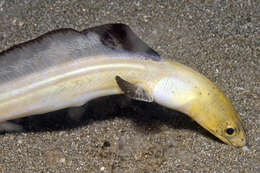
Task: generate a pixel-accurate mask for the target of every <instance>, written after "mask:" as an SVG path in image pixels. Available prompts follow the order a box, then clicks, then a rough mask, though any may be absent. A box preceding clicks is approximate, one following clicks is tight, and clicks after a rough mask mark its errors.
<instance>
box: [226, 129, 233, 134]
mask: <svg viewBox="0 0 260 173" xmlns="http://www.w3.org/2000/svg"><path fill="white" fill-rule="evenodd" d="M234 132H235V130H234V129H233V128H227V129H226V133H227V134H228V135H233V133H234Z"/></svg>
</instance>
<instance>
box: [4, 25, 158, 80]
mask: <svg viewBox="0 0 260 173" xmlns="http://www.w3.org/2000/svg"><path fill="white" fill-rule="evenodd" d="M122 55H123V56H122ZM93 57H107V58H140V59H147V60H154V61H159V60H161V58H160V56H159V55H158V53H156V52H155V51H154V50H152V49H151V48H150V47H148V46H147V45H146V44H145V43H144V42H143V41H142V40H140V39H139V38H138V37H137V36H136V35H135V34H134V33H133V31H132V30H131V29H130V28H129V27H128V26H127V25H124V24H106V25H101V26H97V27H93V28H89V29H86V30H83V31H81V32H78V31H76V30H73V29H59V30H55V31H51V32H48V33H46V34H43V35H41V36H40V37H38V38H36V39H33V40H30V41H27V42H25V43H21V44H19V45H16V46H13V47H11V48H9V49H7V50H6V51H3V52H1V53H0V83H2V82H6V81H10V80H15V79H17V78H20V77H22V76H25V75H28V74H32V73H36V72H39V71H43V70H46V69H49V68H51V67H53V66H58V65H60V64H63V63H67V62H69V61H74V60H76V59H80V58H93Z"/></svg>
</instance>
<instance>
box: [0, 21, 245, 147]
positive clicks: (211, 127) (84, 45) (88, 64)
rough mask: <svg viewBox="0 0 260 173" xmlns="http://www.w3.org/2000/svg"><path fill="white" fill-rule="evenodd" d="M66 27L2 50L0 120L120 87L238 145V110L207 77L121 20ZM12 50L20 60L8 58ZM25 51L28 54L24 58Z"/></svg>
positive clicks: (72, 103)
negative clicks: (152, 45) (161, 54)
mask: <svg viewBox="0 0 260 173" xmlns="http://www.w3.org/2000/svg"><path fill="white" fill-rule="evenodd" d="M64 32H65V31H64ZM66 32H68V33H69V32H72V33H73V32H75V34H76V36H74V35H73V34H72V35H73V37H70V36H71V34H69V35H68V34H66ZM66 32H65V34H64V33H62V34H60V33H59V32H54V33H51V34H49V36H46V38H41V39H40V40H36V41H34V42H33V43H27V45H25V46H24V47H25V48H23V46H22V47H16V48H15V49H18V50H9V51H7V52H3V53H2V57H3V62H2V64H1V62H0V66H6V67H5V68H4V69H2V71H1V70H0V82H1V80H2V82H1V83H0V122H4V121H7V120H11V119H16V118H21V117H26V116H30V115H36V114H42V113H47V112H51V111H55V110H59V109H63V108H69V107H78V106H81V105H83V104H85V103H86V102H88V101H89V100H92V99H95V98H98V97H101V96H106V95H114V94H126V95H127V96H130V97H131V98H133V99H137V100H143V101H154V102H156V103H158V104H161V105H163V106H166V107H168V108H171V109H174V110H178V111H180V112H183V113H185V114H187V115H188V116H190V117H191V118H192V119H193V120H195V121H196V122H197V123H199V124H200V125H201V126H202V127H204V128H205V129H207V130H208V131H209V132H211V133H212V134H213V135H215V136H216V137H218V138H219V139H221V140H222V141H223V142H225V143H227V144H230V145H233V146H237V147H238V146H244V145H245V144H246V139H245V133H244V130H243V128H242V125H241V120H240V118H239V115H237V113H236V112H235V110H234V108H233V107H232V105H231V103H230V101H229V100H228V98H227V97H226V96H225V95H224V94H223V92H222V91H220V90H219V88H218V87H217V86H216V85H215V84H213V83H212V82H211V81H209V80H208V79H207V78H205V77H204V76H203V75H201V74H199V73H197V72H195V71H194V70H192V69H190V68H188V67H186V66H184V65H182V64H179V63H177V62H174V61H172V60H167V59H161V58H160V57H159V55H158V56H157V53H156V52H153V50H151V49H150V48H149V47H146V46H145V45H144V43H143V42H140V40H139V39H138V38H136V37H135V36H134V35H133V33H132V31H131V30H130V29H129V28H128V27H127V26H126V25H123V24H110V25H103V26H99V27H96V28H91V29H89V30H87V31H83V32H81V33H77V32H76V31H70V30H69V31H66ZM77 34H79V35H77ZM82 34H84V37H86V39H82V37H83V35H82ZM56 36H57V38H56ZM63 37H68V39H65V40H64V39H63ZM122 38H123V39H122ZM46 40H47V41H46ZM53 40H55V41H53ZM57 40H58V41H57ZM64 42H72V43H73V45H75V47H77V48H78V47H80V49H75V47H73V46H71V43H69V44H68V45H69V46H67V45H65V46H64V45H63V43H64ZM135 43H136V44H135ZM37 44H38V45H37ZM127 46H129V47H130V48H128V47H127ZM30 50H32V51H34V52H36V53H34V54H33V55H31V54H30V53H28V51H30ZM12 51H13V52H14V53H12ZM15 51H16V52H15ZM90 51H92V52H90ZM39 52H40V53H39ZM89 52H90V53H89ZM93 52H94V53H93ZM19 53H20V54H22V55H23V57H20V59H19V58H16V57H15V55H18V54H19ZM70 53H72V54H73V55H70ZM29 55H30V56H32V57H34V58H31V57H30V58H29V59H27V60H26V58H25V57H24V56H29ZM47 56H48V57H47ZM76 56H78V57H76ZM149 56H151V58H149ZM6 57H8V58H9V59H8V58H6ZM10 57H11V58H10ZM64 57H65V58H64ZM79 57H80V58H79ZM44 58H45V59H46V62H45V61H44V60H45V59H44ZM0 61H1V55H0ZM9 61H12V62H11V63H10V62H9ZM16 64H20V65H16ZM28 64H30V66H29V67H28ZM1 75H2V78H1ZM117 77H118V78H120V79H118V78H117ZM116 79H118V80H116ZM140 90H141V91H143V92H139V91H140ZM128 91H129V92H128ZM144 93H145V94H144Z"/></svg>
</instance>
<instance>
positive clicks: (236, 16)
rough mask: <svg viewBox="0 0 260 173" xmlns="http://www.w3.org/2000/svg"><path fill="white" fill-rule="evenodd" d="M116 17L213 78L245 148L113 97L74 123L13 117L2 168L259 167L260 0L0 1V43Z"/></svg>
mask: <svg viewBox="0 0 260 173" xmlns="http://www.w3.org/2000/svg"><path fill="white" fill-rule="evenodd" d="M115 22H116V23H118V22H122V23H125V24H128V25H129V26H130V27H131V28H132V29H133V30H134V31H135V32H136V33H137V34H138V36H139V37H141V38H142V39H143V40H144V41H145V42H147V43H148V45H150V46H151V47H152V48H154V49H155V50H156V51H158V52H159V53H160V54H161V56H162V57H165V58H172V59H174V60H176V61H179V62H181V63H184V64H186V65H187V66H190V67H192V68H193V69H196V70H197V71H199V72H201V73H202V74H204V75H206V76H207V77H208V78H209V79H211V80H212V81H214V82H216V83H217V84H218V86H220V88H221V89H222V90H224V92H225V93H227V95H228V96H229V97H230V99H231V100H232V103H233V105H234V107H235V109H236V110H237V111H238V113H239V114H240V115H241V117H242V120H243V125H244V128H245V131H246V133H247V140H248V149H244V150H243V149H241V148H234V147H231V146H228V145H226V144H223V143H222V142H220V141H219V140H218V139H216V138H215V137H213V136H212V135H211V134H209V133H208V132H207V131H206V130H204V129H203V128H201V127H200V126H199V125H198V124H196V123H195V122H193V121H192V120H191V119H190V118H188V117H187V116H185V115H182V114H180V113H177V112H174V111H172V110H168V109H166V108H163V107H161V106H159V105H157V104H148V103H142V102H137V101H131V100H129V99H126V98H125V97H124V96H113V97H107V98H101V99H97V100H94V101H92V102H90V103H88V104H86V105H85V106H84V108H85V109H86V113H85V115H84V118H82V119H80V120H71V119H69V118H68V116H67V112H66V110H63V111H58V112H54V113H50V114H48V115H43V116H35V117H32V118H27V119H22V120H19V123H21V124H23V125H24V128H25V129H26V131H25V132H20V133H6V134H2V135H0V172H3V173H16V172H25V173H34V172H90V173H92V172H93V173H99V172H105V173H124V172H127V173H128V172H129V173H151V172H159V173H166V172H216V173H219V172H228V173H237V172H248V173H253V172H254V173H257V172H260V128H259V126H260V99H259V95H260V81H259V80H260V63H259V61H260V1H259V0H236V1H235V0H234V1H226V0H215V1H214V0H196V1H177V0H176V1H170V0H169V1H155V0H149V1H148V0H147V1H137V0H133V1H130V0H129V1H121V0H107V1H95V0H86V1H83V0H82V1H76V0H55V1H54V0H53V1H47V0H46V1H44V0H41V1H40V0H23V1H18V0H0V50H5V49H7V48H9V47H11V46H13V45H15V44H18V43H21V42H24V41H27V40H30V39H33V38H36V37H37V36H39V35H41V34H43V33H45V32H47V31H51V30H53V29H57V28H68V27H69V28H74V29H77V30H82V29H85V28H88V27H91V26H97V25H100V24H105V23H115ZM0 111H1V110H0Z"/></svg>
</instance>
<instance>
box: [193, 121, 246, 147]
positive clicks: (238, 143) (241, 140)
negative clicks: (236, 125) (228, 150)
mask: <svg viewBox="0 0 260 173" xmlns="http://www.w3.org/2000/svg"><path fill="white" fill-rule="evenodd" d="M191 118H192V117H191ZM192 119H193V118H192ZM194 120H195V121H196V119H194ZM196 122H197V123H198V124H199V125H201V126H202V127H203V128H204V129H206V130H207V131H209V132H210V133H211V134H213V135H214V136H216V137H217V138H218V139H219V140H221V141H222V142H224V143H226V144H228V145H231V146H234V147H243V146H245V145H246V137H245V132H244V129H243V128H242V127H241V129H240V132H239V134H237V135H236V138H232V137H228V136H227V137H226V136H224V135H223V132H220V133H217V132H214V131H213V130H211V129H210V128H208V127H207V125H206V124H205V123H202V122H199V121H196Z"/></svg>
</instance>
